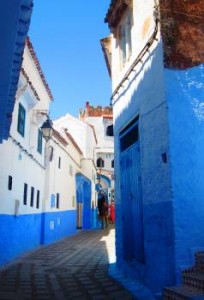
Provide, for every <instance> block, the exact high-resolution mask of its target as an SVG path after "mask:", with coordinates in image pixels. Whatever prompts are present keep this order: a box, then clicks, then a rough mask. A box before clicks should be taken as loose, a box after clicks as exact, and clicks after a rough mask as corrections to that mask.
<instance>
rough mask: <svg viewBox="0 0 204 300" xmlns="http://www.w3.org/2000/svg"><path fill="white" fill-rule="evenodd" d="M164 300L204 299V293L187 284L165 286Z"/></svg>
mask: <svg viewBox="0 0 204 300" xmlns="http://www.w3.org/2000/svg"><path fill="white" fill-rule="evenodd" d="M163 300H204V293H203V292H202V291H200V290H199V289H196V288H191V287H188V286H185V285H182V286H175V287H169V288H164V290H163Z"/></svg>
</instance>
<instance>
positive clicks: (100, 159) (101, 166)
mask: <svg viewBox="0 0 204 300" xmlns="http://www.w3.org/2000/svg"><path fill="white" fill-rule="evenodd" d="M96 166H97V168H104V160H103V159H102V158H101V157H99V158H98V159H97V161H96Z"/></svg>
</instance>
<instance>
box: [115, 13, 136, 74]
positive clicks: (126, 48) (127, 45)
mask: <svg viewBox="0 0 204 300" xmlns="http://www.w3.org/2000/svg"><path fill="white" fill-rule="evenodd" d="M132 23H133V21H132V12H131V11H129V12H128V14H127V15H126V17H125V18H124V19H123V22H122V24H121V25H120V27H119V41H118V42H119V49H120V66H121V68H122V67H123V66H124V65H125V63H126V62H127V61H128V60H129V59H130V56H131V55H132V37H131V30H132Z"/></svg>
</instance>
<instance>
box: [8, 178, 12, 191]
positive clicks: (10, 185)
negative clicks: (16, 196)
mask: <svg viewBox="0 0 204 300" xmlns="http://www.w3.org/2000/svg"><path fill="white" fill-rule="evenodd" d="M12 181H13V179H12V176H9V177H8V190H9V191H11V190H12Z"/></svg>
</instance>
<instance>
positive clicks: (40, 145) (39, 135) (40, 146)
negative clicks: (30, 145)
mask: <svg viewBox="0 0 204 300" xmlns="http://www.w3.org/2000/svg"><path fill="white" fill-rule="evenodd" d="M42 140H43V135H42V131H41V130H40V129H38V147H37V150H38V152H39V153H40V154H42Z"/></svg>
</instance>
